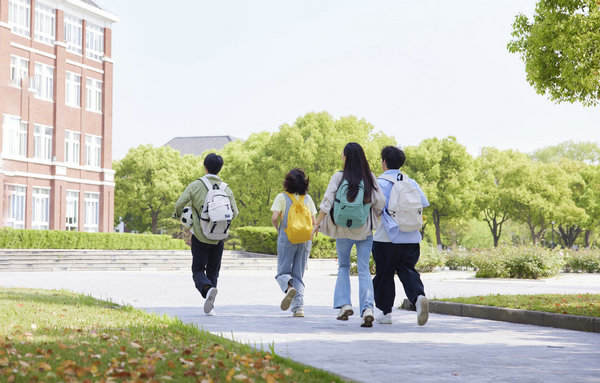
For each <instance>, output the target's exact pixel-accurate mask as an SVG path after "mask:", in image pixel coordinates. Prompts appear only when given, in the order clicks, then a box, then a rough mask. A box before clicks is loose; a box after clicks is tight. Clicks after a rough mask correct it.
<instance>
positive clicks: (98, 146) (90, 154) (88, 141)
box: [85, 134, 102, 168]
mask: <svg viewBox="0 0 600 383" xmlns="http://www.w3.org/2000/svg"><path fill="white" fill-rule="evenodd" d="M101 158H102V137H98V136H92V135H88V134H86V136H85V164H86V165H87V166H93V167H97V168H99V167H100V159H101Z"/></svg>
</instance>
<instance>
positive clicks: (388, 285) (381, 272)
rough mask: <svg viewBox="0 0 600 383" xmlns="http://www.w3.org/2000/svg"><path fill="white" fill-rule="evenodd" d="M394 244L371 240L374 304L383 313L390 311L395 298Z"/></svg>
mask: <svg viewBox="0 0 600 383" xmlns="http://www.w3.org/2000/svg"><path fill="white" fill-rule="evenodd" d="M394 246H395V245H394V244H393V243H388V242H373V259H375V278H373V289H374V290H375V306H376V307H377V308H378V309H380V310H381V311H383V313H384V314H388V313H391V312H392V308H393V306H394V300H395V299H396V285H395V283H394V274H395V271H396V264H395V262H394V261H395V260H396V259H397V256H396V255H395V254H394V253H393V248H394Z"/></svg>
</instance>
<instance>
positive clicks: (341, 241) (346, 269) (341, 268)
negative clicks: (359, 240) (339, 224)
mask: <svg viewBox="0 0 600 383" xmlns="http://www.w3.org/2000/svg"><path fill="white" fill-rule="evenodd" d="M354 242H355V241H354V240H352V239H347V238H338V239H336V240H335V249H336V250H337V256H338V275H337V279H336V281H335V290H334V293H333V308H335V309H339V308H340V307H342V306H344V305H352V300H351V299H350V251H351V250H352V246H354Z"/></svg>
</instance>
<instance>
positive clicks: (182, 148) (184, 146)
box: [165, 136, 239, 156]
mask: <svg viewBox="0 0 600 383" xmlns="http://www.w3.org/2000/svg"><path fill="white" fill-rule="evenodd" d="M237 140H239V138H236V137H232V136H199V137H175V138H173V139H172V140H171V141H169V142H167V143H166V144H165V146H170V147H172V148H173V149H175V150H179V152H180V153H181V155H182V156H183V155H184V154H193V155H196V156H201V155H202V153H204V152H205V151H207V150H210V149H215V150H221V149H223V146H225V144H228V143H230V142H232V141H237Z"/></svg>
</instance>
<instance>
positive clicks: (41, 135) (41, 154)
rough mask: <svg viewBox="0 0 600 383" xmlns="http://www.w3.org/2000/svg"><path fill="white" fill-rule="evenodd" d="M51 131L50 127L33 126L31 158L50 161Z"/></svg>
mask: <svg viewBox="0 0 600 383" xmlns="http://www.w3.org/2000/svg"><path fill="white" fill-rule="evenodd" d="M52 130H53V128H52V127H51V126H47V125H40V124H34V125H33V158H37V159H39V160H44V161H52Z"/></svg>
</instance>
